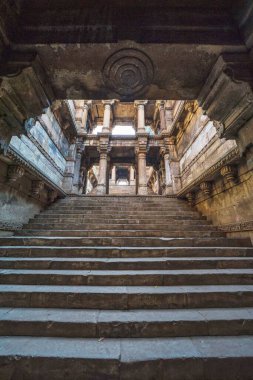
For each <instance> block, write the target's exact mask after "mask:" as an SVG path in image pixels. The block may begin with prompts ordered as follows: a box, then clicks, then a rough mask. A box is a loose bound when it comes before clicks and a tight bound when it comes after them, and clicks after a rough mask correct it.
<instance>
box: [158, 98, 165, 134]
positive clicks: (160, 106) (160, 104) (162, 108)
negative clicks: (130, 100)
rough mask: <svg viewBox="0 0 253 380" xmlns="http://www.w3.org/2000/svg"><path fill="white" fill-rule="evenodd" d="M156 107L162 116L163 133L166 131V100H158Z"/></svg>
mask: <svg viewBox="0 0 253 380" xmlns="http://www.w3.org/2000/svg"><path fill="white" fill-rule="evenodd" d="M156 106H157V107H158V109H159V114H160V126H161V132H162V131H165V130H166V119H165V101H164V100H158V101H157V102H156Z"/></svg>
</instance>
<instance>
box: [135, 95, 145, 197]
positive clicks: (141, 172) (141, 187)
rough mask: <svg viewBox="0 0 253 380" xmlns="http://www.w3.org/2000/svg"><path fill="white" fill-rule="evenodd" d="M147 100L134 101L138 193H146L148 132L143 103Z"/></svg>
mask: <svg viewBox="0 0 253 380" xmlns="http://www.w3.org/2000/svg"><path fill="white" fill-rule="evenodd" d="M147 103H148V101H147V100H137V101H135V103H134V104H135V107H136V108H137V138H138V146H137V149H136V153H137V158H138V160H137V162H138V195H147V193H148V190H147V173H146V154H147V141H148V134H147V133H146V131H145V105H146V104H147Z"/></svg>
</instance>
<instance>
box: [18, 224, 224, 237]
mask: <svg viewBox="0 0 253 380" xmlns="http://www.w3.org/2000/svg"><path fill="white" fill-rule="evenodd" d="M32 228H33V227H32ZM44 228H46V226H44ZM44 228H42V227H40V228H37V229H36V228H35V229H23V230H22V231H17V232H16V233H15V235H22V236H24V235H27V236H58V237H59V236H62V237H64V238H66V237H68V236H69V237H75V236H77V237H101V238H102V237H106V238H108V237H112V238H114V237H116V236H118V237H129V238H133V239H134V238H135V237H140V238H142V237H143V238H145V237H147V238H153V237H162V238H163V237H164V238H167V237H168V238H173V237H175V238H183V237H185V238H187V237H190V238H193V237H196V238H209V237H210V238H212V237H213V238H219V237H225V236H226V234H225V233H224V232H217V231H208V230H207V231H203V230H201V231H193V230H189V231H188V230H184V231H183V230H178V231H167V230H162V229H160V230H156V229H155V230H152V229H143V230H142V229H138V230H134V229H130V228H128V229H115V230H112V229H103V230H102V229H96V230H74V229H73V230H72V229H71V226H69V227H68V229H55V230H54V229H52V228H51V229H49V230H48V229H44Z"/></svg>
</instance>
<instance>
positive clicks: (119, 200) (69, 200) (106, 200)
mask: <svg viewBox="0 0 253 380" xmlns="http://www.w3.org/2000/svg"><path fill="white" fill-rule="evenodd" d="M75 202H78V203H83V204H87V203H101V204H106V203H109V204H111V203H141V204H156V203H159V204H180V205H188V203H187V201H185V200H182V199H177V198H165V197H152V198H146V197H140V196H139V195H138V196H131V197H127V196H124V197H118V196H114V197H108V198H103V197H101V196H99V197H92V198H91V197H90V198H88V197H87V198H80V197H77V198H76V197H66V198H64V199H60V200H58V201H57V202H56V204H62V203H66V204H69V203H75Z"/></svg>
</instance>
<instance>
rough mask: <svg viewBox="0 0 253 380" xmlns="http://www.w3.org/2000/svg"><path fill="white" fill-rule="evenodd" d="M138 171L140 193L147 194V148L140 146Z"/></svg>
mask: <svg viewBox="0 0 253 380" xmlns="http://www.w3.org/2000/svg"><path fill="white" fill-rule="evenodd" d="M137 155H138V173H139V183H138V195H146V194H147V193H148V190H147V173H146V148H143V149H142V148H140V147H139V148H138V150H137Z"/></svg>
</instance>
